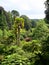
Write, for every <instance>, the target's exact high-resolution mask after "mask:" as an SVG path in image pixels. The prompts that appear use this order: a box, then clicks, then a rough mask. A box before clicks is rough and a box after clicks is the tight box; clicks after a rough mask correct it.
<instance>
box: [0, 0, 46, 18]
mask: <svg viewBox="0 0 49 65" xmlns="http://www.w3.org/2000/svg"><path fill="white" fill-rule="evenodd" d="M44 2H45V0H0V6H3V7H4V9H5V10H6V11H11V10H17V11H18V12H19V13H20V15H27V16H28V17H29V18H32V19H41V18H44V17H45V14H44V10H45V5H44Z"/></svg>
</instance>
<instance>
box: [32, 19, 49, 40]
mask: <svg viewBox="0 0 49 65" xmlns="http://www.w3.org/2000/svg"><path fill="white" fill-rule="evenodd" d="M48 35H49V31H48V27H47V25H46V24H45V22H44V21H43V20H41V21H39V22H38V23H37V26H36V28H35V30H34V33H33V38H34V39H39V40H44V39H46V37H47V36H48Z"/></svg>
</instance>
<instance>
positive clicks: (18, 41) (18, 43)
mask: <svg viewBox="0 0 49 65" xmlns="http://www.w3.org/2000/svg"><path fill="white" fill-rule="evenodd" d="M17 39H18V45H20V26H18V38H17Z"/></svg>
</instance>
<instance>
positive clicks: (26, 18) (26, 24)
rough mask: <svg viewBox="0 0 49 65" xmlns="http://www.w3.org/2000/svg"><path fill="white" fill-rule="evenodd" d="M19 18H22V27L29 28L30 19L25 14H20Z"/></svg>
mask: <svg viewBox="0 0 49 65" xmlns="http://www.w3.org/2000/svg"><path fill="white" fill-rule="evenodd" d="M21 18H23V19H24V28H25V29H26V30H29V29H30V27H31V20H30V19H29V18H28V17H27V16H26V15H22V16H21Z"/></svg>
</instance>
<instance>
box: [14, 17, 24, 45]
mask: <svg viewBox="0 0 49 65" xmlns="http://www.w3.org/2000/svg"><path fill="white" fill-rule="evenodd" d="M23 27H24V19H23V18H20V17H16V18H15V31H16V40H17V42H16V43H17V44H18V45H19V44H20V29H21V28H23Z"/></svg>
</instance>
